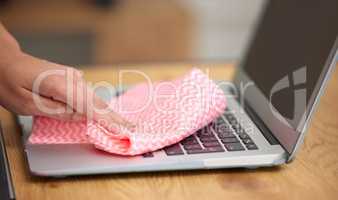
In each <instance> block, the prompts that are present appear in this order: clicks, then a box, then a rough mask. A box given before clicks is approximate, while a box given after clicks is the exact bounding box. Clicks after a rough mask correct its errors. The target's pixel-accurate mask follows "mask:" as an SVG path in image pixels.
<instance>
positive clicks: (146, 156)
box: [142, 152, 154, 158]
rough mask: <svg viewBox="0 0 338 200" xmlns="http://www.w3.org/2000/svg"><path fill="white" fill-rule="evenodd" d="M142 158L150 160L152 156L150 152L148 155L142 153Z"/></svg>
mask: <svg viewBox="0 0 338 200" xmlns="http://www.w3.org/2000/svg"><path fill="white" fill-rule="evenodd" d="M142 156H143V157H144V158H151V157H154V154H153V153H152V152H148V153H144V154H143V155H142Z"/></svg>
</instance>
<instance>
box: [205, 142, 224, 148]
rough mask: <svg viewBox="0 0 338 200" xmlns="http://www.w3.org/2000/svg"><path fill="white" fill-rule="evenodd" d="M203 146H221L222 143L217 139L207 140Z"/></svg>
mask: <svg viewBox="0 0 338 200" xmlns="http://www.w3.org/2000/svg"><path fill="white" fill-rule="evenodd" d="M203 146H204V147H218V146H221V144H220V143H219V142H218V141H217V142H216V141H215V142H206V143H203Z"/></svg>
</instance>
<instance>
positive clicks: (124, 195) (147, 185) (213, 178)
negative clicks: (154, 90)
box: [0, 64, 338, 200]
mask: <svg viewBox="0 0 338 200" xmlns="http://www.w3.org/2000/svg"><path fill="white" fill-rule="evenodd" d="M190 67H191V66H190V65H185V64H168V65H161V66H159V65H151V66H147V67H143V66H129V67H128V69H139V70H141V71H143V72H144V73H146V74H147V75H149V76H150V77H151V78H152V79H153V80H163V79H172V78H174V77H176V76H178V75H181V74H183V73H185V72H187V71H188V70H189V68H190ZM208 67H210V68H209V69H210V75H211V77H213V78H215V79H228V80H229V79H231V77H232V75H233V71H234V68H233V67H232V65H222V64H218V65H216V66H214V65H210V66H202V67H201V68H202V69H206V68H208ZM120 69H126V68H125V67H123V68H122V67H120V68H119V67H114V68H109V67H102V68H100V67H98V68H92V69H86V71H85V77H86V79H87V80H89V81H93V82H95V81H108V82H112V83H116V81H117V77H118V76H117V74H118V70H120ZM125 81H126V82H125V83H129V84H131V83H136V82H139V81H142V79H141V78H140V77H137V76H132V75H130V76H128V77H126V79H125ZM337 91H338V72H337V71H336V72H334V74H333V76H332V78H331V80H330V81H329V85H328V88H327V90H326V92H325V93H324V96H323V97H322V98H321V102H320V104H319V108H318V109H317V111H316V112H315V116H314V118H313V120H312V122H311V125H310V128H309V131H308V136H307V137H306V139H305V144H304V145H303V146H302V148H301V150H300V152H299V154H298V155H297V157H296V159H295V161H294V162H292V163H290V164H288V165H283V166H280V167H274V168H262V169H256V170H245V169H225V170H210V171H203V170H199V171H181V172H161V173H139V174H123V175H100V176H83V177H71V178H64V179H53V178H38V177H32V176H30V175H29V173H28V170H27V165H26V163H25V159H24V154H23V148H22V143H21V139H20V130H19V128H18V126H17V123H16V122H15V118H14V116H13V115H12V114H11V113H9V112H7V111H5V110H3V109H1V110H0V117H1V121H2V125H3V129H4V134H5V143H6V147H7V151H8V156H9V161H10V167H11V171H12V175H13V180H14V186H15V191H16V194H17V199H19V200H22V199H25V200H26V199H27V200H30V199H32V200H37V199H44V200H49V199H57V200H63V199H81V200H85V199H134V200H138V199H154V200H155V199H156V200H157V199H173V200H174V199H175V200H177V199H195V200H196V199H236V200H242V199H251V200H255V199H277V200H279V199H280V200H285V199H287V200H290V199H307V200H309V199H315V200H317V199H322V200H329V199H332V200H333V199H338V133H337V132H338V104H337V99H338V92H337Z"/></svg>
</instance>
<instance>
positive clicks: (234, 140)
mask: <svg viewBox="0 0 338 200" xmlns="http://www.w3.org/2000/svg"><path fill="white" fill-rule="evenodd" d="M227 111H228V110H227ZM223 116H224V118H225V120H224V118H222V117H219V118H218V119H217V120H215V121H214V122H212V123H211V124H209V125H208V126H206V127H204V128H202V129H200V130H198V131H197V132H196V133H195V134H194V135H191V136H189V137H187V138H186V139H184V140H182V141H181V142H180V143H177V144H174V145H171V146H168V147H165V148H164V149H163V150H164V151H165V153H166V154H167V155H168V156H177V155H184V154H202V153H216V152H226V151H245V150H257V149H258V147H257V145H256V144H255V143H254V141H253V140H252V139H251V138H250V136H249V135H248V134H247V133H246V132H245V130H244V129H243V128H242V127H241V125H240V124H239V123H238V121H237V119H236V117H235V116H234V115H233V114H232V113H231V112H226V113H225V114H224V115H223ZM143 157H153V153H151V152H150V153H146V154H143Z"/></svg>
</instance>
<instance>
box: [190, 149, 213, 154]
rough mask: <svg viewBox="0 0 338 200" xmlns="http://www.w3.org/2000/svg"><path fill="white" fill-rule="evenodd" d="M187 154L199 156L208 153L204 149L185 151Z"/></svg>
mask: <svg viewBox="0 0 338 200" xmlns="http://www.w3.org/2000/svg"><path fill="white" fill-rule="evenodd" d="M187 153H188V154H199V153H208V152H207V151H206V150H205V149H189V150H187Z"/></svg>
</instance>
